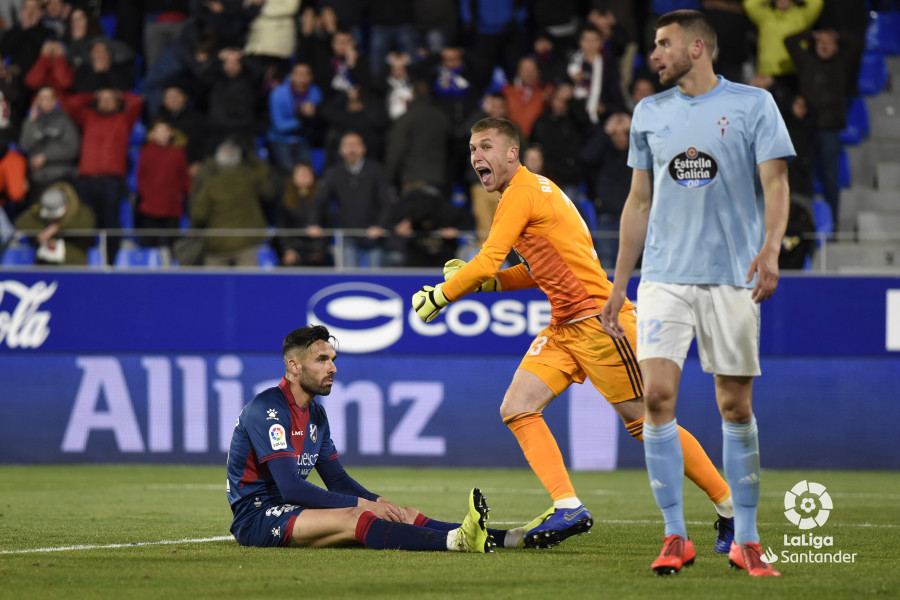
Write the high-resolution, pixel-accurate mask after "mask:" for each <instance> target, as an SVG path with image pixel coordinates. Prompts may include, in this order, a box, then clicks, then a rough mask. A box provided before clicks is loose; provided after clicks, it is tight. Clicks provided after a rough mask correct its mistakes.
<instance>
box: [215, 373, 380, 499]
mask: <svg viewBox="0 0 900 600" xmlns="http://www.w3.org/2000/svg"><path fill="white" fill-rule="evenodd" d="M276 467H277V468H276ZM313 468H315V469H316V470H317V472H318V473H319V475H320V476H321V477H322V480H323V481H324V482H325V484H326V486H327V487H328V491H326V490H324V489H322V488H320V487H318V486H316V485H314V484H311V483H308V482H307V481H306V478H307V476H308V475H309V472H310V471H311V470H312V469H313ZM227 471H228V486H227V492H228V502H229V504H230V505H231V507H232V509H233V510H234V509H235V508H236V507H237V505H238V504H239V503H240V502H241V501H242V500H245V499H247V498H253V499H254V503H256V504H260V503H261V504H264V505H265V504H269V503H273V504H278V503H282V502H283V503H291V504H297V505H299V506H302V507H305V508H343V507H348V506H356V505H357V501H358V500H357V499H358V498H359V497H363V498H366V499H369V500H375V499H377V498H378V496H377V495H375V494H372V493H371V492H368V491H367V490H366V489H365V488H363V487H362V486H361V485H359V484H358V483H356V482H355V481H354V480H353V479H352V478H351V477H350V476H349V475H347V474H346V472H345V471H344V469H343V467H342V466H341V462H340V460H339V458H338V452H337V450H336V449H335V446H334V442H332V440H331V431H330V429H329V426H328V417H327V415H326V414H325V409H324V408H323V407H322V405H321V404H319V403H318V402H316V401H315V400H313V401H312V402H310V403H309V405H308V406H307V407H305V408H301V407H300V406H299V405H298V404H297V402H296V401H295V400H294V396H293V394H292V393H291V388H290V383H289V382H288V380H287V379H284V378H282V379H281V382H280V383H279V384H278V386H277V387H273V388H269V389H267V390H265V391H263V392H261V393H259V394H257V395H256V397H254V398H253V400H251V401H250V402H249V403H248V404H247V405H246V406H244V409H243V410H242V411H241V414H240V416H239V417H238V421H237V424H236V425H235V427H234V433H233V434H232V437H231V446H230V447H229V450H228V469H227Z"/></svg>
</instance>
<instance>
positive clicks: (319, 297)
mask: <svg viewBox="0 0 900 600" xmlns="http://www.w3.org/2000/svg"><path fill="white" fill-rule="evenodd" d="M403 307H404V303H403V299H402V298H400V295H399V294H397V293H396V292H395V291H394V290H391V289H389V288H386V287H384V286H381V285H375V284H373V283H365V282H360V281H354V282H348V283H338V284H335V285H330V286H328V287H326V288H323V289H321V290H319V291H318V292H316V293H315V294H313V296H312V298H310V299H309V305H308V307H307V312H306V320H307V322H308V323H311V324H312V323H321V324H322V325H325V326H326V327H328V329H329V331H330V332H331V333H332V334H333V335H334V336H335V337H336V338H337V339H338V340H339V342H340V351H341V352H349V353H351V354H362V353H365V352H375V351H377V350H383V349H385V348H388V347H389V346H391V345H392V344H393V343H395V342H396V341H397V340H399V339H400V336H402V335H403V317H404V313H403Z"/></svg>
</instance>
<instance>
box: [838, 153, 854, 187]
mask: <svg viewBox="0 0 900 600" xmlns="http://www.w3.org/2000/svg"><path fill="white" fill-rule="evenodd" d="M852 183H853V172H852V170H851V169H850V155H849V154H847V151H846V150H841V154H840V156H838V184H840V186H841V189H842V190H846V189H847V188H849V187H850V185H851V184H852Z"/></svg>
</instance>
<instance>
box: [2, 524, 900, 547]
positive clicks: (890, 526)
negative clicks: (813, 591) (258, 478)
mask: <svg viewBox="0 0 900 600" xmlns="http://www.w3.org/2000/svg"><path fill="white" fill-rule="evenodd" d="M662 522H663V521H662V520H659V519H594V523H595V524H601V523H606V524H609V525H660V524H662ZM685 523H686V524H687V525H700V526H703V525H709V521H686V522H685ZM488 525H490V526H492V527H493V526H495V525H512V526H515V527H521V526H522V523H521V521H491V522H490V523H488ZM759 525H762V526H764V527H779V526H784V523H759ZM832 526H834V527H884V528H887V529H895V528H897V527H898V525H895V524H892V523H833V524H832V525H829V527H832ZM233 539H234V537H233V536H230V535H222V536H218V537H211V538H188V539H183V540H161V541H158V542H134V543H131V544H106V545H102V546H91V545H79V546H60V547H57V548H30V549H27V550H0V555H2V554H35V553H43V552H67V551H69V550H106V549H110V548H134V547H136V546H171V545H173V544H202V543H206V542H223V541H226V540H233Z"/></svg>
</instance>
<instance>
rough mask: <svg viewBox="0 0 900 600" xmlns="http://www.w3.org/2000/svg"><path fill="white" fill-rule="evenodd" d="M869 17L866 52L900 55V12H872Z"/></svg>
mask: <svg viewBox="0 0 900 600" xmlns="http://www.w3.org/2000/svg"><path fill="white" fill-rule="evenodd" d="M870 15H871V19H870V20H869V27H868V29H866V50H871V51H873V52H880V53H881V54H900V11H893V10H892V11H882V12H872V13H870Z"/></svg>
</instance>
